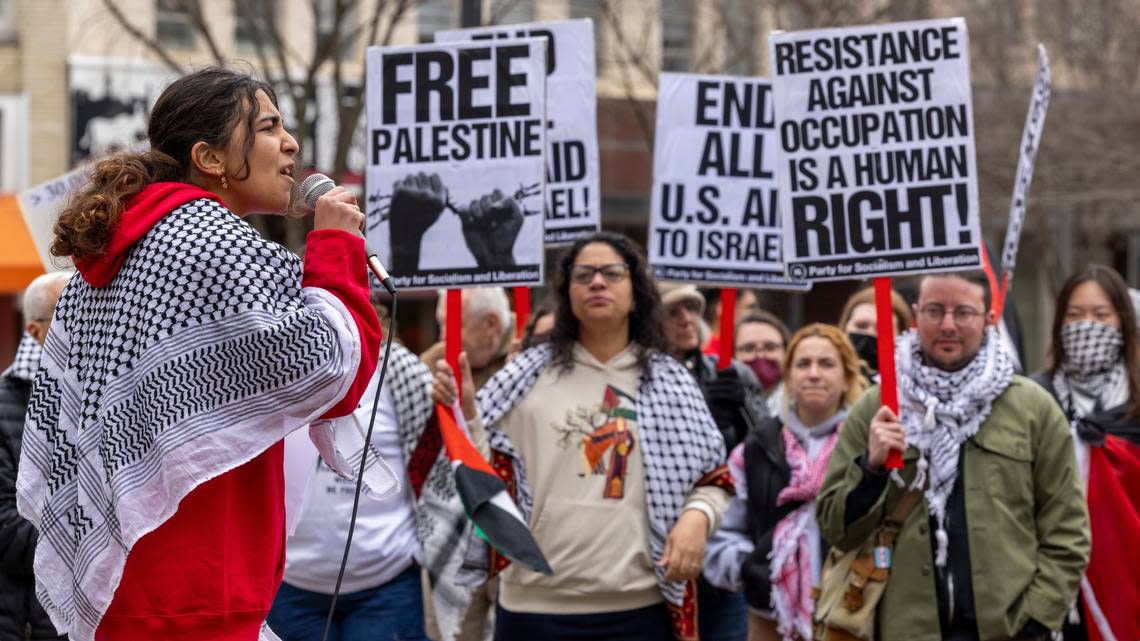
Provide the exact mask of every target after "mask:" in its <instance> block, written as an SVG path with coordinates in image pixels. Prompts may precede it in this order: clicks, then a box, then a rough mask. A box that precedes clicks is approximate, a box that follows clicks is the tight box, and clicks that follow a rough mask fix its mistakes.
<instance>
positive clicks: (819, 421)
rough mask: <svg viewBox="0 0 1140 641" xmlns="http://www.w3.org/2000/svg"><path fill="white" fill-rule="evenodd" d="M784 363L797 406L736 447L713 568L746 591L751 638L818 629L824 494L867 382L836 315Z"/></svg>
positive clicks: (799, 340) (712, 573)
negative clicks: (732, 491) (815, 610)
mask: <svg viewBox="0 0 1140 641" xmlns="http://www.w3.org/2000/svg"><path fill="white" fill-rule="evenodd" d="M783 365H784V376H785V379H784V389H785V393H786V397H787V411H786V412H785V414H784V415H783V416H773V417H770V418H767V419H765V420H764V421H762V422H761V423H760V425H759V426H758V427H757V429H756V430H755V431H753V432H752V433H751V434H749V435H748V438H746V439H745V441H744V443H742V444H741V445H740V446H738V447H737V448H736V449H734V450H733V451H732V453H731V454H730V455H729V461H728V465H729V468H730V469H731V470H732V475H733V478H734V479H735V481H736V490H737V491H736V496H734V497H733V498H732V501H731V503H730V505H729V508H728V510H727V511H726V513H725V515H724V520H723V525H722V527H721V530H720V531H718V532H717V533H716V534H715V535H714V537H713V540H712V541H711V542H710V544H709V554H708V559H707V567H706V568H705V571H704V575H705V579H706V580H708V581H709V582H710V583H712V584H713V585H716V586H717V587H720V588H722V589H726V590H736V591H742V592H744V595H745V598H746V600H747V601H748V609H749V616H748V639H749V641H774V640H777V639H809V638H811V636H812V624H811V611H812V597H811V591H812V588H814V587H815V586H817V585H818V584H819V576H820V570H821V568H822V562H823V558H824V554H825V552H826V549H827V545H826V542H825V541H824V540H823V538H822V536H821V534H820V529H819V524H818V522H817V521H816V514H815V498H816V495H818V494H819V490H820V487H821V485H822V483H823V475H824V472H825V471H826V470H827V465H828V463H829V461H830V460H831V452H832V450H833V448H834V447H835V444H836V442H837V440H838V438H839V432H840V430H841V429H842V427H843V420H844V418H845V417H846V415H847V408H848V407H850V406H851V404H852V403H854V402H855V400H856V399H858V398H859V395H860V394H861V393H862V391H863V388H864V380H863V377H862V376H861V375H860V374H859V357H858V356H857V355H856V354H855V349H854V347H852V346H851V342H850V341H849V340H848V339H847V336H846V335H845V334H844V333H843V332H842V331H840V330H839V329H838V328H837V327H834V326H832V325H824V324H822V323H814V324H811V325H808V326H807V327H804V328H803V329H801V330H800V331H798V332H796V334H795V336H793V337H792V340H791V341H790V342H789V344H788V350H787V356H786V357H785V360H784V363H783Z"/></svg>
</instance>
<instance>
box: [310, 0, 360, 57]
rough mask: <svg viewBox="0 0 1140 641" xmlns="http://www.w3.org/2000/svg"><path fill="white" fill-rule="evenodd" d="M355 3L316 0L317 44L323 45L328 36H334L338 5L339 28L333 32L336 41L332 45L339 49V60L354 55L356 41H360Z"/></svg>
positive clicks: (337, 0)
mask: <svg viewBox="0 0 1140 641" xmlns="http://www.w3.org/2000/svg"><path fill="white" fill-rule="evenodd" d="M356 4H357V3H356V2H353V1H349V2H345V0H317V38H318V39H319V42H318V44H319V45H323V44H324V42H326V41H327V40H328V39H329V38H332V37H334V31H336V30H335V29H334V28H333V27H334V25H335V24H336V18H337V11H338V5H339V11H340V30H339V34H335V35H336V38H337V42H336V43H334V46H336V47H337V48H338V49H339V50H340V58H341V60H346V59H348V58H352V57H353V56H355V55H356V52H357V43H358V42H359V41H360V30H359V29H358V26H359V23H358V22H357V16H356Z"/></svg>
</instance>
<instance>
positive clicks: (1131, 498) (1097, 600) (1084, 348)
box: [1034, 265, 1140, 641]
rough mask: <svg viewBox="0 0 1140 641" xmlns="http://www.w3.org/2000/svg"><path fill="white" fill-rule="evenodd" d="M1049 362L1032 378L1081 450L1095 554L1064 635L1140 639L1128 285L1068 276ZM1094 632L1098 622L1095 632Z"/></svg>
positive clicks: (1138, 390)
mask: <svg viewBox="0 0 1140 641" xmlns="http://www.w3.org/2000/svg"><path fill="white" fill-rule="evenodd" d="M1050 353H1051V355H1052V363H1051V364H1050V366H1049V368H1048V369H1047V370H1045V371H1044V372H1041V373H1040V374H1037V375H1036V376H1034V380H1036V381H1037V382H1038V383H1040V384H1041V385H1042V386H1044V387H1045V388H1046V389H1047V390H1049V391H1050V392H1052V394H1053V397H1054V398H1056V399H1057V403H1058V404H1060V406H1061V409H1062V410H1064V412H1065V415H1066V416H1067V417H1068V419H1069V421H1070V423H1071V425H1072V428H1073V435H1074V438H1075V440H1076V446H1077V461H1078V463H1079V467H1080V470H1081V476H1082V477H1083V480H1084V482H1085V495H1086V497H1087V499H1088V509H1089V519H1090V522H1091V525H1092V542H1093V547H1092V556H1091V558H1090V562H1089V567H1088V569H1087V571H1086V577H1085V578H1086V580H1085V581H1083V582H1082V585H1081V592H1080V601H1079V603H1078V606H1077V607H1076V608H1075V609H1074V614H1075V615H1078V616H1076V617H1074V618H1077V619H1079V620H1078V621H1075V622H1073V620H1072V619H1070V623H1068V624H1067V625H1066V626H1065V628H1064V630H1063V632H1064V637H1065V639H1066V640H1067V641H1073V640H1077V639H1080V640H1083V639H1090V638H1102V639H1107V638H1117V639H1137V638H1140V619H1138V618H1137V617H1136V612H1137V609H1138V608H1140V575H1137V572H1136V571H1137V568H1140V548H1137V547H1136V545H1135V540H1136V538H1137V536H1140V345H1138V343H1137V327H1136V311H1135V310H1134V308H1133V306H1132V300H1131V298H1130V296H1129V292H1128V286H1127V285H1126V284H1125V283H1124V279H1122V278H1121V277H1120V275H1119V274H1118V273H1116V271H1115V270H1113V269H1112V268H1110V267H1105V266H1102V265H1090V266H1089V267H1088V268H1087V269H1085V270H1084V271H1081V272H1079V273H1077V274H1074V275H1072V276H1070V277H1069V279H1068V280H1067V281H1065V284H1064V285H1063V286H1062V287H1061V293H1060V294H1059V295H1058V297H1057V311H1056V313H1055V315H1054V317H1053V331H1052V348H1051V350H1050ZM1090 628H1096V629H1095V630H1091V629H1090Z"/></svg>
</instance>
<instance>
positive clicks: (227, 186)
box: [222, 174, 230, 189]
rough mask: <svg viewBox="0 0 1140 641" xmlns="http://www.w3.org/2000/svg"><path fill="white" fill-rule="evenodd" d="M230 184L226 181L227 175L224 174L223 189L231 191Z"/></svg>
mask: <svg viewBox="0 0 1140 641" xmlns="http://www.w3.org/2000/svg"><path fill="white" fill-rule="evenodd" d="M229 188H230V183H229V182H227V181H226V175H225V174H222V189H229Z"/></svg>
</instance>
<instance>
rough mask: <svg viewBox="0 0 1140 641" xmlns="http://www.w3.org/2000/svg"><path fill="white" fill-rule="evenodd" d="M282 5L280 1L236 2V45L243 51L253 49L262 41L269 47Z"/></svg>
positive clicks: (248, 0)
mask: <svg viewBox="0 0 1140 641" xmlns="http://www.w3.org/2000/svg"><path fill="white" fill-rule="evenodd" d="M280 4H281V3H280V0H245V1H244V2H240V3H238V2H235V3H234V44H235V45H237V46H238V47H239V48H241V49H253V48H255V47H256V44H257V41H258V39H260V40H261V42H262V43H263V44H264V45H268V44H269V43H270V34H271V33H272V32H273V26H274V24H275V23H276V20H277V15H278V12H279V10H280ZM239 5H240V6H239Z"/></svg>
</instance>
